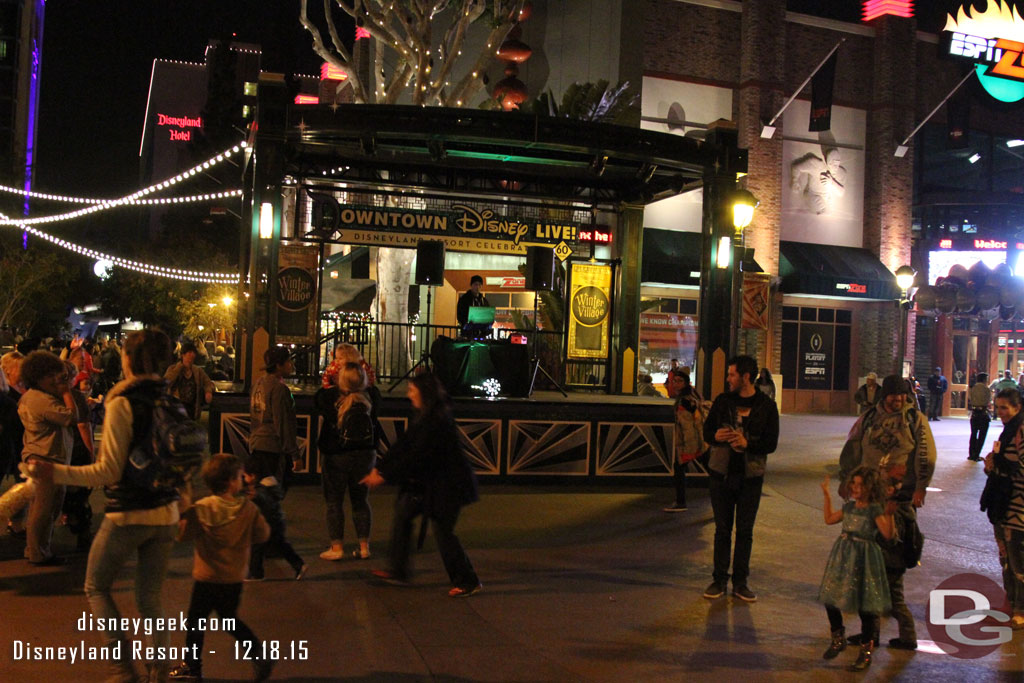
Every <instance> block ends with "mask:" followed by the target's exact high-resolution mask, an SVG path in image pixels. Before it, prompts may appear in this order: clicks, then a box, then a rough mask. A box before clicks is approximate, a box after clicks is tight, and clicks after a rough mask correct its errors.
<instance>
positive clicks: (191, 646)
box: [171, 453, 274, 681]
mask: <svg viewBox="0 0 1024 683" xmlns="http://www.w3.org/2000/svg"><path fill="white" fill-rule="evenodd" d="M202 476H203V480H204V481H205V482H206V485H207V486H208V487H209V488H210V491H212V492H213V495H211V496H207V497H205V498H201V499H199V500H198V501H196V504H195V505H194V506H193V507H191V508H189V509H188V510H187V511H186V512H185V513H184V515H183V516H182V519H181V522H180V523H179V524H180V531H179V534H178V540H179V541H188V540H192V539H194V540H195V556H194V561H193V564H192V578H193V579H195V584H193V586H192V600H191V601H190V602H189V606H188V625H189V631H188V636H187V637H186V639H185V646H186V649H187V650H188V651H189V652H190V653H191V655H192V658H191V659H186V660H185V661H184V662H182V663H181V664H180V665H179V666H178V667H176V668H175V669H174V670H173V671H171V678H175V679H192V680H199V681H201V680H202V667H203V665H202V659H201V656H202V651H203V636H204V632H203V630H201V629H200V628H199V626H200V622H201V621H205V619H206V618H207V617H209V616H210V613H211V612H214V611H216V612H217V615H218V616H219V617H220V618H221V620H222V623H223V620H226V619H233V620H234V624H235V629H234V630H233V631H231V635H233V636H234V637H235V640H237V641H239V645H240V649H239V656H240V657H244V658H246V659H249V660H250V661H252V665H253V670H254V673H255V676H254V679H253V680H256V681H263V680H266V679H267V678H268V677H269V676H270V671H271V669H272V668H273V665H274V662H273V661H271V660H269V659H262V658H261V655H262V646H261V643H260V640H259V639H258V638H257V637H256V634H254V633H253V632H252V630H251V629H250V628H249V627H248V626H246V625H245V623H244V622H243V621H242V620H241V619H239V618H238V604H239V602H240V601H241V598H242V581H243V580H244V579H245V575H246V572H247V571H248V569H249V553H250V550H251V548H252V545H253V544H254V543H263V542H265V541H266V540H267V539H268V538H270V527H269V526H267V522H266V521H265V520H264V519H263V516H262V515H261V514H260V512H259V510H258V509H257V508H256V506H255V505H253V503H252V501H250V500H248V499H247V498H245V497H244V496H241V497H240V496H239V494H240V493H241V491H242V489H243V486H244V485H243V483H242V461H241V460H239V459H238V458H237V457H236V456H234V455H231V454H228V453H217V454H216V455H214V456H213V457H211V458H210V460H209V461H208V462H207V463H206V464H205V465H204V466H203V471H202Z"/></svg>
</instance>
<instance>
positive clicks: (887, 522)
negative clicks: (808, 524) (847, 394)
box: [818, 467, 893, 671]
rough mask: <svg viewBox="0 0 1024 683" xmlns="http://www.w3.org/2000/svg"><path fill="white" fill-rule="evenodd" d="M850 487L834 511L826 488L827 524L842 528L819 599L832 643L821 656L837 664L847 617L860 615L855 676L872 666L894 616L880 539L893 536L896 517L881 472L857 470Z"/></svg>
mask: <svg viewBox="0 0 1024 683" xmlns="http://www.w3.org/2000/svg"><path fill="white" fill-rule="evenodd" d="M847 487H848V489H849V491H850V500H848V501H847V502H846V503H844V504H843V508H842V509H841V510H833V509H832V497H831V494H830V493H829V478H828V477H827V476H826V477H825V481H823V482H822V484H821V490H822V491H823V492H824V493H825V502H824V512H825V524H837V523H839V522H842V523H843V531H842V533H841V534H839V538H838V539H836V542H835V544H834V545H833V546H832V553H831V555H829V558H828V564H827V565H825V575H824V577H822V580H821V589H820V591H819V592H818V600H819V601H821V602H823V603H824V604H825V611H826V612H828V621H829V625H830V626H831V627H832V644H831V645H829V647H828V649H827V650H825V654H824V655H822V657H824V658H825V659H832V658H834V657H836V656H837V655H838V654H839V653H840V652H842V651H843V650H844V649H845V648H846V638H845V635H846V632H845V629H844V628H843V614H842V613H843V612H856V613H858V614H859V615H860V621H861V633H862V634H864V635H863V640H862V642H861V646H860V654H858V655H857V660H856V661H855V662H854V663H853V664H852V665H851V666H850V671H865V670H867V668H868V667H869V666H871V654H872V651H873V650H874V646H875V643H876V642H878V629H879V618H880V616H881V615H882V614H884V613H886V612H888V611H889V609H890V607H891V605H890V599H889V584H888V581H887V579H886V576H885V559H884V558H883V557H882V549H881V548H880V547H879V545H878V542H877V540H876V538H877V534H879V533H880V534H881V535H882V536H883V537H884V538H885V539H886V540H888V539H891V538H892V536H893V518H892V515H891V514H886V511H885V507H884V502H885V497H886V495H885V490H884V489H883V487H882V481H881V477H880V475H879V473H878V470H877V469H876V468H871V467H858V468H857V469H855V470H853V472H851V473H850V476H849V480H848V483H847Z"/></svg>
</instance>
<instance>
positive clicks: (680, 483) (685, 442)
mask: <svg viewBox="0 0 1024 683" xmlns="http://www.w3.org/2000/svg"><path fill="white" fill-rule="evenodd" d="M679 377H680V378H681V382H680V387H679V393H678V394H676V405H675V416H676V419H675V435H676V452H675V458H674V466H673V469H672V482H673V483H674V484H675V487H676V501H675V502H674V503H673V504H672V505H669V506H667V507H665V508H663V510H664V511H665V512H684V511H685V510H686V468H687V466H688V465H689V463H690V461H691V460H694V459H696V458H697V457H698V456H699V455H700V454H702V453H703V452H704V451H705V450H706V449H707V445H706V444H705V443H704V434H703V432H704V405H703V403H704V401H703V400H702V399H701V396H700V394H699V393H697V390H696V389H694V388H693V385H692V384H690V375H688V374H686V373H684V372H681V373H679Z"/></svg>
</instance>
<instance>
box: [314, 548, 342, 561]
mask: <svg viewBox="0 0 1024 683" xmlns="http://www.w3.org/2000/svg"><path fill="white" fill-rule="evenodd" d="M343 557H345V551H344V550H341V549H338V550H335V549H334V548H328V549H327V550H325V551H323V552H322V553H320V559H321V560H330V561H331V562H337V561H338V560H340V559H341V558H343Z"/></svg>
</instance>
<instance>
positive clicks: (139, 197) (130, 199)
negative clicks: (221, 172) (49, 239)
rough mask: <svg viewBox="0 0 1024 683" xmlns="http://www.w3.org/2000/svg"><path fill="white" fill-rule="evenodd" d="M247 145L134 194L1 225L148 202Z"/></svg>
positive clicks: (61, 218)
mask: <svg viewBox="0 0 1024 683" xmlns="http://www.w3.org/2000/svg"><path fill="white" fill-rule="evenodd" d="M245 146H246V143H245V141H244V140H243V141H242V142H240V143H239V144H237V145H235V146H233V147H231V148H230V149H227V150H225V151H223V152H221V153H220V154H218V155H217V156H215V157H211V158H210V159H207V160H206V161H204V162H203V163H201V164H196V165H195V166H193V167H192V168H190V169H188V170H187V171H183V172H181V173H179V174H178V175H176V176H174V177H173V178H168V179H167V180H164V181H162V182H159V183H156V184H154V185H150V186H149V187H146V188H143V189H141V190H137V191H136V192H133V193H132V194H130V195H126V196H124V197H119V198H117V199H108V200H103V201H101V202H100V203H99V204H92V205H91V206H88V207H86V208H83V209H77V210H75V211H69V212H67V213H62V214H56V215H52V216H37V217H35V218H6V217H5V218H3V219H0V225H16V226H18V227H22V228H23V229H24V226H29V225H38V224H43V223H56V222H60V221H66V220H72V219H75V218H81V217H82V216H86V215H89V214H93V213H96V212H98V211H106V210H108V209H113V208H115V207H118V206H125V205H132V204H142V203H146V200H145V199H144V198H145V197H146V196H148V195H151V194H153V193H154V192H159V191H160V190H165V189H167V188H168V187H172V186H174V185H176V184H178V183H180V182H183V181H185V180H188V179H190V178H192V177H193V176H195V175H196V174H198V173H202V172H203V171H205V170H207V169H210V168H213V167H214V166H216V165H217V164H219V163H221V162H223V161H225V160H227V159H229V158H230V157H231V155H232V154H236V153H238V152H240V151H241V150H242V149H243V148H244V147H245ZM232 192H238V190H233V191H232ZM196 196H199V197H203V196H207V197H208V196H209V195H196ZM236 196H237V195H236ZM168 199H172V200H173V199H174V198H168ZM150 201H153V202H154V203H162V202H159V201H158V200H150ZM196 201H202V200H196ZM166 203H173V201H172V202H166Z"/></svg>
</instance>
